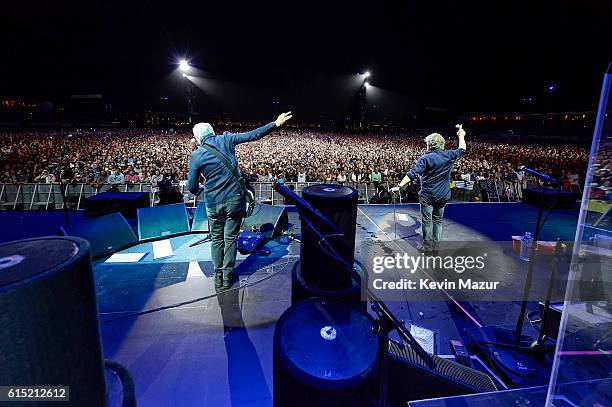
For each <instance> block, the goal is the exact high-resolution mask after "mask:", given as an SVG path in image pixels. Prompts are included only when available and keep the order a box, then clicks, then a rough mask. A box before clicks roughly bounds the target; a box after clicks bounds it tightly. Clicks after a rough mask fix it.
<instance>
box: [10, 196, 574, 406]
mask: <svg viewBox="0 0 612 407" xmlns="http://www.w3.org/2000/svg"><path fill="white" fill-rule="evenodd" d="M46 215H49V217H47V218H46V220H45V222H46V223H44V224H40V223H39V225H38V226H39V227H38V228H35V227H33V226H32V225H30V226H26V227H24V228H22V230H24V231H28V233H32V231H35V230H36V231H42V232H48V233H42V234H54V232H52V229H53V228H54V227H57V226H59V225H61V223H62V221H63V218H62V216H63V215H62V214H61V213H57V212H53V213H47V214H46ZM536 215H537V209H536V208H534V207H531V206H527V205H524V204H520V203H450V204H448V206H447V209H446V212H445V218H444V237H445V239H447V240H457V241H470V240H473V241H508V240H510V238H511V236H512V235H521V234H522V233H523V232H524V231H532V230H533V228H534V225H535V221H536ZM11 216H12V217H13V218H12V219H17V217H21V221H25V222H26V223H29V221H28V219H29V216H30V215H29V214H24V213H23V212H20V213H12V214H10V213H8V212H4V213H0V219H1V220H2V222H3V224H5V225H6V224H7V223H5V222H7V221H10V219H11ZM32 216H33V217H32V221H33V222H40V220H39V219H38V217H39V216H40V214H34V215H32ZM34 217H37V218H36V219H35V218H34ZM81 220H82V216H81V215H80V214H79V215H77V217H76V218H75V222H78V221H81ZM577 221H578V208H575V209H558V210H556V211H555V212H553V214H552V215H551V216H550V218H549V220H548V222H547V224H546V226H545V228H544V230H543V233H542V236H541V240H556V239H557V238H561V239H562V240H564V241H573V240H574V234H575V231H576V225H577ZM55 223H56V224H55ZM289 223H290V225H289V226H290V232H292V233H293V234H294V235H295V237H296V238H299V237H300V234H301V229H300V224H299V220H298V215H297V212H295V210H290V212H289ZM8 229H9V230H13V231H11V232H9V236H12V237H13V238H17V237H18V238H24V237H31V236H32V235H31V234H29V235H28V236H14V235H15V234H16V233H19V232H15V231H14V229H15V228H8ZM23 233H25V232H23ZM36 233H39V232H36ZM419 234H420V227H419V207H418V205H416V204H408V205H397V206H395V207H394V206H393V205H360V206H359V207H358V213H357V237H356V254H355V255H356V258H357V260H359V261H361V262H363V263H364V264H365V265H366V266H367V265H368V261H370V259H371V256H372V255H374V254H387V255H389V254H393V253H398V252H399V253H401V252H410V251H413V250H415V249H414V247H415V246H416V243H417V242H418V241H419V240H420V235H419ZM201 237H202V235H201V234H194V235H184V236H178V237H173V238H171V239H170V241H171V245H172V248H173V251H174V256H172V257H168V258H165V259H157V260H155V259H153V258H152V254H151V252H152V249H151V243H142V244H139V245H137V246H134V247H131V248H129V249H127V250H125V252H132V253H140V252H141V253H147V254H146V256H145V257H144V258H143V259H142V260H140V261H139V262H138V263H131V264H130V263H125V264H120V263H112V264H109V263H107V262H105V258H102V259H99V260H96V261H95V264H94V275H95V282H96V290H97V298H98V308H99V312H100V320H101V335H102V339H103V350H104V355H105V357H106V358H108V359H113V360H116V361H118V362H120V363H122V364H123V365H125V366H126V367H127V368H128V370H129V371H130V373H131V375H132V377H133V379H134V382H135V386H136V394H137V399H138V404H139V405H143V406H175V405H178V406H202V405H207V406H208V405H210V406H220V407H221V406H271V405H272V383H273V380H272V337H273V332H274V327H275V322H276V320H277V319H278V318H279V317H280V315H281V314H282V313H283V311H284V310H285V309H286V308H288V307H289V306H290V305H291V270H292V268H293V267H294V266H295V264H296V262H298V261H299V251H300V245H299V243H297V242H295V241H291V240H289V239H286V238H283V239H277V240H273V241H270V242H268V243H267V244H266V247H267V248H268V249H269V250H270V252H271V253H270V254H269V255H267V256H264V255H261V254H253V255H251V256H243V255H239V257H238V266H237V273H238V276H239V284H240V287H242V288H240V289H238V288H234V289H231V290H229V291H228V292H221V293H218V292H216V290H215V289H214V287H213V278H212V274H213V273H212V263H211V261H210V243H204V244H201V245H198V246H195V247H192V248H190V247H189V245H190V244H192V243H194V242H196V241H197V240H199V239H200V238H201ZM3 239H6V236H3ZM7 240H8V239H7ZM538 273H539V274H538ZM542 273H543V272H536V275H535V277H534V280H538V281H545V280H546V279H547V278H548V276H547V274H542ZM523 281H524V277H523V276H516V284H515V285H513V287H514V288H515V289H516V290H518V292H521V290H522V288H523V287H522V284H523ZM191 300H198V301H195V302H191ZM189 302H191V303H189ZM179 303H186V304H184V305H181V306H178V307H173V308H168V309H163V308H164V307H168V306H173V305H175V304H179ZM388 305H389V307H390V308H391V309H392V310H393V311H394V313H395V314H396V316H397V317H398V318H400V319H402V320H404V321H405V322H406V323H410V324H414V325H417V326H419V327H422V328H426V329H428V330H431V331H433V332H434V333H435V353H437V354H442V355H447V354H450V353H451V352H450V349H449V345H448V341H449V340H450V339H459V340H462V341H464V342H465V341H466V340H467V338H465V335H464V333H463V329H464V328H467V327H474V326H477V325H478V324H481V325H493V324H495V325H501V326H503V327H505V328H508V329H513V328H514V326H515V324H516V319H517V316H518V313H519V308H520V304H519V303H518V302H492V301H491V302H475V301H470V302H462V301H457V302H453V301H451V300H450V299H449V300H448V301H411V298H410V297H409V296H408V295H406V296H405V299H404V300H403V301H394V302H389V303H388ZM537 309H538V304H537V302H535V301H532V302H530V303H529V305H528V308H527V310H528V311H535V310H537ZM147 310H156V311H154V312H149V313H144V314H140V315H133V313H142V312H143V311H147ZM524 334H527V335H531V336H533V335H535V334H536V330H535V328H534V327H532V326H531V325H530V324H529V322H528V321H526V322H525V325H524ZM546 364H547V361H546V360H545V361H543V362H542V365H543V366H544V367H543V369H544V370H545V366H546ZM539 380H540V381H542V382H541V383H529V386H534V385H538V384H541V385H543V384H546V383H545V381H546V377H544V376H542V377H540V378H539Z"/></svg>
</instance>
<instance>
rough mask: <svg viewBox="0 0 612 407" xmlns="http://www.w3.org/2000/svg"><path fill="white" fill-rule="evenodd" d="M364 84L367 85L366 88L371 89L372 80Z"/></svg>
mask: <svg viewBox="0 0 612 407" xmlns="http://www.w3.org/2000/svg"><path fill="white" fill-rule="evenodd" d="M363 85H364V86H365V87H366V89H370V87H371V86H372V85H370V82H366V83H364V84H363Z"/></svg>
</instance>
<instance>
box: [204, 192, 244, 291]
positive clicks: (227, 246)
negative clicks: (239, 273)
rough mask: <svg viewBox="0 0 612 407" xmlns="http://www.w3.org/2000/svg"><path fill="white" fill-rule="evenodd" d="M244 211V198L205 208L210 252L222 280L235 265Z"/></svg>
mask: <svg viewBox="0 0 612 407" xmlns="http://www.w3.org/2000/svg"><path fill="white" fill-rule="evenodd" d="M243 211H244V198H243V197H240V198H235V199H232V200H229V201H226V202H223V203H222V204H219V205H217V206H216V208H214V209H213V208H209V207H207V208H206V212H207V213H208V225H209V227H210V238H211V241H212V245H211V254H212V262H213V266H214V267H215V274H217V273H222V274H223V280H225V281H229V280H231V278H232V277H233V275H234V266H235V265H236V245H237V242H238V234H239V232H240V225H242V217H243Z"/></svg>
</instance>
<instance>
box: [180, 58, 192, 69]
mask: <svg viewBox="0 0 612 407" xmlns="http://www.w3.org/2000/svg"><path fill="white" fill-rule="evenodd" d="M189 67H190V65H189V62H187V60H185V59H181V60H180V61H179V69H180V70H181V71H183V72H187V71H188V70H189Z"/></svg>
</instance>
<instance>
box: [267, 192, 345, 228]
mask: <svg viewBox="0 0 612 407" xmlns="http://www.w3.org/2000/svg"><path fill="white" fill-rule="evenodd" d="M274 189H275V190H276V191H277V192H278V193H279V194H281V195H282V196H284V197H285V198H287V199H289V200H290V201H291V202H292V203H293V204H294V205H295V206H296V208H297V209H298V212H303V213H304V215H307V216H308V217H310V218H313V219H316V220H317V221H319V222H321V223H324V224H325V225H326V226H328V227H329V228H330V229H332V230H333V231H334V232H336V233H342V231H341V230H340V229H338V226H336V225H335V224H334V222H332V221H331V220H329V218H328V217H327V216H325V215H323V214H322V213H321V212H319V211H318V210H317V209H315V207H314V206H312V205H311V204H310V203H309V202H308V201H306V200H305V199H304V198H302V197H301V196H299V195H298V194H296V193H295V192H293V191H292V190H291V189H290V188H288V187H287V186H286V185H284V184H281V183H278V182H277V183H275V184H274Z"/></svg>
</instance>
